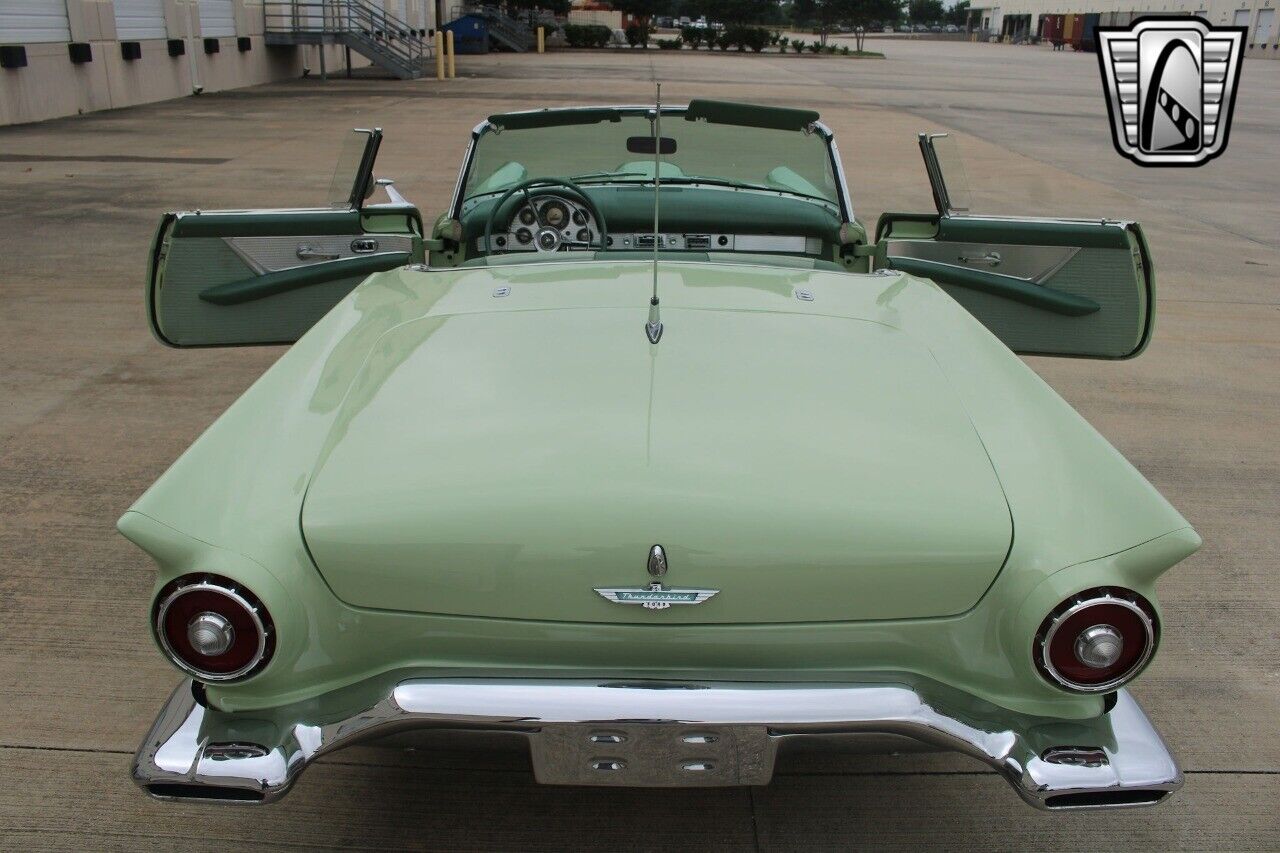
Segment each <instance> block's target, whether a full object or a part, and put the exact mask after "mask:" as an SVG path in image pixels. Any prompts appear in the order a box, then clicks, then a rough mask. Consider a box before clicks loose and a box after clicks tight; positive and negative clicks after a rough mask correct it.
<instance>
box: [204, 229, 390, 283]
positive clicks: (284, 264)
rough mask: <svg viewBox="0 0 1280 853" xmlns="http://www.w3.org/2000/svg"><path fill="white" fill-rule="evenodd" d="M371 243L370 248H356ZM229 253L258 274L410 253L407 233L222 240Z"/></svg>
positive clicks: (225, 238)
mask: <svg viewBox="0 0 1280 853" xmlns="http://www.w3.org/2000/svg"><path fill="white" fill-rule="evenodd" d="M370 240H372V241H373V242H374V244H375V245H374V249H372V250H370V249H367V248H362V249H358V248H357V245H362V246H364V245H367V243H368V241H370ZM222 241H223V242H224V243H226V244H227V247H228V248H230V249H231V251H233V252H235V253H236V255H237V257H239V258H240V260H242V261H244V262H245V265H246V266H248V267H249V269H251V270H253V271H254V272H255V273H257V274H258V275H266V274H267V273H272V272H282V271H283V270H291V269H297V268H298V267H307V266H312V265H314V264H323V263H327V262H330V261H337V260H343V259H346V258H368V257H371V256H372V255H373V254H374V253H377V254H385V253H388V252H412V251H413V237H411V236H409V235H407V234H323V235H312V236H306V235H296V236H295V235H289V236H285V237H223V238H222Z"/></svg>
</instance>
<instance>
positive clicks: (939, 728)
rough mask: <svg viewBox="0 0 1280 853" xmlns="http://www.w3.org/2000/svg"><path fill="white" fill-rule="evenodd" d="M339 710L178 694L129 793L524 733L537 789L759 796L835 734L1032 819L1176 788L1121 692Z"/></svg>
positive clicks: (599, 688)
mask: <svg viewBox="0 0 1280 853" xmlns="http://www.w3.org/2000/svg"><path fill="white" fill-rule="evenodd" d="M341 705H342V702H341V701H337V700H333V701H330V702H327V703H326V702H325V701H324V699H323V698H322V699H321V700H315V701H312V702H307V703H300V704H299V705H296V706H289V707H285V708H279V709H273V710H271V711H269V712H242V713H226V712H221V711H217V710H214V709H212V708H207V707H205V706H203V705H202V704H201V703H200V702H198V701H197V700H196V695H195V692H194V691H193V685H192V683H191V682H190V681H185V682H183V683H182V684H181V685H180V686H179V687H178V689H177V690H175V691H174V693H173V695H172V696H171V697H170V699H169V701H168V703H167V704H166V705H165V707H164V710H163V711H162V712H161V713H160V716H159V717H158V718H157V719H156V722H155V724H154V725H153V726H152V729H151V732H150V733H149V734H148V735H147V738H146V740H145V741H143V743H142V746H141V747H140V748H139V750H138V754H137V757H136V759H135V761H134V765H133V777H134V780H135V781H136V782H137V783H138V784H139V785H141V786H142V787H143V788H144V789H146V790H147V791H148V792H149V793H150V794H152V795H153V796H156V797H159V798H163V799H176V798H195V799H210V800H229V801H240V802H270V801H272V800H276V799H279V798H280V797H282V796H284V794H286V793H287V792H288V790H289V788H290V787H291V786H292V785H293V783H294V782H295V781H296V780H297V778H298V776H299V775H300V774H301V772H302V771H303V769H305V767H306V766H307V765H308V764H309V763H311V762H312V761H314V760H315V759H316V758H318V757H319V756H321V755H323V754H325V753H328V752H332V751H334V750H337V749H341V748H343V747H345V746H349V745H350V744H351V743H353V742H355V741H356V740H359V739H363V738H367V737H371V736H375V735H380V734H386V733H389V732H392V731H396V730H404V729H417V728H435V729H452V730H468V731H504V732H516V733H519V734H522V735H524V736H526V737H527V738H528V740H529V745H530V754H531V756H532V759H533V770H534V774H535V776H536V778H537V779H538V781H539V782H544V783H549V784H575V785H637V786H706V785H763V784H767V783H768V782H769V780H770V778H771V777H772V776H773V765H774V758H775V756H776V754H777V750H778V746H779V744H780V743H782V742H783V741H784V740H785V739H788V738H803V737H805V736H829V735H833V734H882V735H896V736H900V737H906V738H911V739H913V740H916V741H919V742H921V743H924V744H927V745H931V746H934V747H939V748H942V749H948V750H954V751H956V752H962V753H964V754H966V755H970V756H973V757H974V758H977V759H979V760H981V761H983V762H985V763H987V764H989V765H991V766H992V767H993V768H995V769H996V770H997V771H998V772H1000V773H1001V775H1003V776H1004V777H1005V779H1006V780H1007V781H1008V782H1009V783H1010V784H1011V785H1012V786H1013V788H1014V790H1015V791H1017V792H1018V794H1019V795H1021V796H1022V798H1023V799H1024V800H1026V801H1027V802H1028V803H1030V804H1031V805H1033V806H1035V807H1037V808H1041V809H1081V808H1109V807H1110V808H1115V807H1126V806H1144V805H1153V804H1155V803H1158V802H1160V801H1161V800H1163V799H1164V798H1165V797H1167V796H1168V795H1169V794H1170V793H1172V792H1173V791H1175V790H1177V789H1178V787H1179V786H1181V784H1182V773H1181V771H1180V770H1179V769H1178V765H1177V762H1176V761H1175V760H1174V758H1173V756H1172V755H1171V754H1170V752H1169V750H1168V748H1167V747H1166V746H1165V744H1164V742H1163V741H1162V740H1161V738H1160V735H1159V734H1158V733H1157V732H1156V730H1155V729H1154V728H1153V727H1152V725H1151V723H1150V721H1148V720H1147V717H1146V715H1145V714H1144V713H1143V712H1142V709H1141V708H1140V707H1139V706H1138V703H1137V702H1136V701H1134V699H1133V698H1132V697H1131V696H1130V695H1129V694H1128V692H1127V691H1124V690H1121V691H1119V694H1118V697H1117V700H1116V702H1115V705H1114V706H1113V707H1112V708H1111V710H1110V711H1108V712H1107V713H1105V714H1103V715H1102V716H1100V717H1096V718H1094V719H1090V720H1062V721H1060V720H1047V719H1044V718H1037V717H1025V716H1020V715H1016V714H1012V713H1011V712H1008V711H1006V710H1004V709H1001V708H997V707H995V706H993V705H989V704H987V703H984V702H980V701H978V700H976V699H974V698H973V697H971V696H968V695H966V694H963V693H959V692H957V691H954V690H950V689H948V688H944V687H941V686H938V685H928V686H918V685H912V686H909V685H907V684H905V683H877V684H782V683H772V684H763V683H747V682H740V683H738V682H685V681H680V682H671V681H602V680H546V679H508V680H497V679H410V680H405V681H400V682H399V683H396V684H394V685H393V686H392V687H391V688H390V689H389V692H388V693H387V695H385V696H383V697H382V698H380V699H379V700H378V701H376V702H375V703H373V704H372V705H368V704H367V703H366V704H365V706H364V709H363V710H357V711H354V712H351V711H350V710H347V711H342V710H341ZM335 706H337V707H338V710H336V711H335ZM326 708H328V710H327V711H326Z"/></svg>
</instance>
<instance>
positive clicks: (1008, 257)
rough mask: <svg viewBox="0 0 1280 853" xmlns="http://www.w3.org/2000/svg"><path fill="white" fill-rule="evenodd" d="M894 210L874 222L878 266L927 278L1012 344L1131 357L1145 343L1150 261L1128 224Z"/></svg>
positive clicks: (1037, 350) (1040, 350)
mask: <svg viewBox="0 0 1280 853" xmlns="http://www.w3.org/2000/svg"><path fill="white" fill-rule="evenodd" d="M895 216H896V214H886V215H885V217H884V218H882V220H881V222H880V228H879V232H880V239H882V240H883V241H884V263H885V265H886V266H888V267H891V268H893V269H899V270H902V271H903V272H908V273H911V274H912V275H918V276H921V277H923V278H929V279H932V280H933V281H934V282H936V283H937V284H938V285H939V286H940V287H941V288H942V289H943V290H945V291H946V292H947V293H948V294H949V295H950V296H951V297H952V298H954V299H955V300H956V301H957V302H959V303H960V304H961V305H962V306H964V307H965V308H966V309H967V310H968V311H969V312H970V313H971V314H973V315H974V316H975V317H977V318H978V319H979V320H980V321H981V322H982V323H983V324H984V325H986V326H987V328H988V329H990V330H991V331H992V333H993V334H995V335H996V337H998V338H1000V339H1001V340H1002V341H1004V343H1005V344H1006V345H1007V346H1008V347H1009V348H1010V349H1012V350H1013V351H1015V352H1019V353H1026V354H1044V355H1074V356H1085V357H1092V358H1130V357H1132V356H1134V355H1137V354H1138V353H1139V352H1140V351H1141V350H1142V348H1143V347H1144V346H1145V345H1146V341H1147V338H1148V336H1149V333H1150V326H1151V311H1152V292H1151V276H1150V272H1151V269H1150V263H1149V261H1148V260H1147V258H1146V247H1145V243H1144V241H1143V239H1142V234H1141V230H1140V229H1139V228H1138V226H1137V225H1136V224H1133V223H1119V222H1106V223H1102V222H1057V221H1053V220H1019V219H1001V218H982V217H974V216H963V217H959V216H941V217H940V216H933V217H930V218H929V219H928V220H927V221H921V217H919V216H913V217H909V218H908V219H907V221H904V222H903V223H902V227H899V223H897V222H896V221H895V220H894V217H895ZM899 234H901V235H902V237H901V238H898V235H899Z"/></svg>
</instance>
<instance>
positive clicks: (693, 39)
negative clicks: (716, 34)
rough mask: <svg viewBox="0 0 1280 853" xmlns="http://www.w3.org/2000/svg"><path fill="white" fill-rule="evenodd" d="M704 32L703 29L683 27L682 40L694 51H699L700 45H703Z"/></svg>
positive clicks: (681, 29) (681, 30)
mask: <svg viewBox="0 0 1280 853" xmlns="http://www.w3.org/2000/svg"><path fill="white" fill-rule="evenodd" d="M702 36H703V31H702V28H701V27H681V28H680V39H681V41H683V42H684V43H685V44H687V45H689V47H691V48H693V49H694V50H697V49H698V45H700V44H702Z"/></svg>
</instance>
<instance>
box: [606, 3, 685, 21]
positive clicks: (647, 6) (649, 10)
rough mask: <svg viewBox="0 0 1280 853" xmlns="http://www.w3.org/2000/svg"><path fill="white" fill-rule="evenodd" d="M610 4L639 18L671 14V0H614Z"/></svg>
mask: <svg viewBox="0 0 1280 853" xmlns="http://www.w3.org/2000/svg"><path fill="white" fill-rule="evenodd" d="M609 5H611V6H612V7H613V8H615V9H617V10H618V11H619V12H625V13H626V14H628V15H634V16H636V17H638V18H650V17H652V16H654V15H669V14H671V5H672V4H671V0H613V2H611V3H610V4H609Z"/></svg>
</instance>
